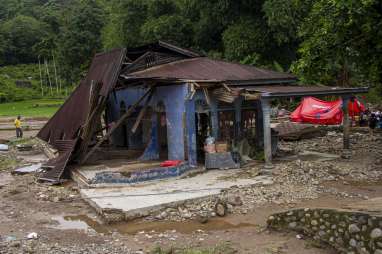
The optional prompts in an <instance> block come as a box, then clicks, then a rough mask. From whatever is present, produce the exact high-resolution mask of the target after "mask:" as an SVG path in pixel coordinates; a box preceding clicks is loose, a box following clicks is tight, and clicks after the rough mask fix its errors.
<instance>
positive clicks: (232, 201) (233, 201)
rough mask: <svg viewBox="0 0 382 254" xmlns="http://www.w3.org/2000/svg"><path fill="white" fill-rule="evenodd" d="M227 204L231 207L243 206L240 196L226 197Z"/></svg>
mask: <svg viewBox="0 0 382 254" xmlns="http://www.w3.org/2000/svg"><path fill="white" fill-rule="evenodd" d="M227 203H228V204H230V205H233V206H241V205H243V201H242V199H241V197H240V196H235V195H229V196H228V197H227Z"/></svg>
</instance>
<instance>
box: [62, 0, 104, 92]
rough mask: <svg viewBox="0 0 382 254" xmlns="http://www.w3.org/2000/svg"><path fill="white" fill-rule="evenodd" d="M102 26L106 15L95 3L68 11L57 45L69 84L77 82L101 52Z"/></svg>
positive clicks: (80, 4) (79, 5)
mask: <svg viewBox="0 0 382 254" xmlns="http://www.w3.org/2000/svg"><path fill="white" fill-rule="evenodd" d="M102 26H103V11H102V9H101V8H100V7H99V6H98V4H97V3H96V1H95V0H87V1H83V2H81V3H78V4H77V6H72V8H71V9H70V10H69V11H68V13H67V15H66V20H65V21H64V24H63V25H62V27H61V29H60V35H59V38H58V43H57V47H58V54H59V62H60V66H61V70H62V72H63V73H64V75H65V76H64V79H65V80H66V82H67V83H68V84H72V83H73V82H77V81H78V78H79V76H80V73H81V72H82V71H85V70H86V69H87V68H88V66H89V63H90V61H91V59H92V57H93V56H94V55H95V53H97V51H99V50H100V49H101V46H102V44H101V29H102Z"/></svg>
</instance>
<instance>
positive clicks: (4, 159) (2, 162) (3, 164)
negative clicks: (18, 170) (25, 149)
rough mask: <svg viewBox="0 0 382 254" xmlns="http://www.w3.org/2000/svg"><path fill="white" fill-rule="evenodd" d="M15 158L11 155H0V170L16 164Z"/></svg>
mask: <svg viewBox="0 0 382 254" xmlns="http://www.w3.org/2000/svg"><path fill="white" fill-rule="evenodd" d="M17 163H18V162H17V160H16V159H15V158H12V157H11V156H3V155H0V171H3V170H8V169H10V168H14V167H15V166H16V165H17Z"/></svg>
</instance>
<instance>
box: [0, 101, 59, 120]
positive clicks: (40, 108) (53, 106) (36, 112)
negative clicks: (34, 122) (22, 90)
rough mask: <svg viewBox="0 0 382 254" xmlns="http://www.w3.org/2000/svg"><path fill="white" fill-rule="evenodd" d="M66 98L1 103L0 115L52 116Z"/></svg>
mask: <svg viewBox="0 0 382 254" xmlns="http://www.w3.org/2000/svg"><path fill="white" fill-rule="evenodd" d="M63 103H64V99H39V100H27V101H18V102H11V103H2V104H0V116H13V117H15V116H17V115H21V116H22V117H51V116H52V115H53V114H54V113H55V112H56V111H57V110H58V108H59V107H60V106H61V105H62V104H63Z"/></svg>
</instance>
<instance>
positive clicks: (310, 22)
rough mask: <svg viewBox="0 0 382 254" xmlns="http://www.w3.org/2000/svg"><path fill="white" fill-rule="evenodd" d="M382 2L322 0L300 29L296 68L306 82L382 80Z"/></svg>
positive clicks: (375, 81) (347, 83) (339, 83)
mask: <svg viewBox="0 0 382 254" xmlns="http://www.w3.org/2000/svg"><path fill="white" fill-rule="evenodd" d="M381 9H382V6H381V2H380V1H377V0H368V1H345V0H341V1H334V0H319V1H316V2H315V3H314V5H313V7H312V10H311V12H310V13H309V15H308V17H307V18H306V19H305V22H304V24H303V25H302V26H301V28H300V29H299V36H300V39H301V40H302V43H301V45H300V48H299V53H300V59H299V60H298V61H297V62H296V63H295V64H294V66H293V69H294V71H295V72H296V73H297V74H298V75H299V76H301V77H302V78H303V79H304V80H305V81H307V82H321V83H326V84H334V83H337V85H351V84H352V81H357V83H358V85H359V82H363V83H365V82H367V83H368V82H372V83H377V82H378V83H380V82H381V81H382V59H381V58H380V55H381V53H382V32H381V31H382V12H381Z"/></svg>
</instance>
